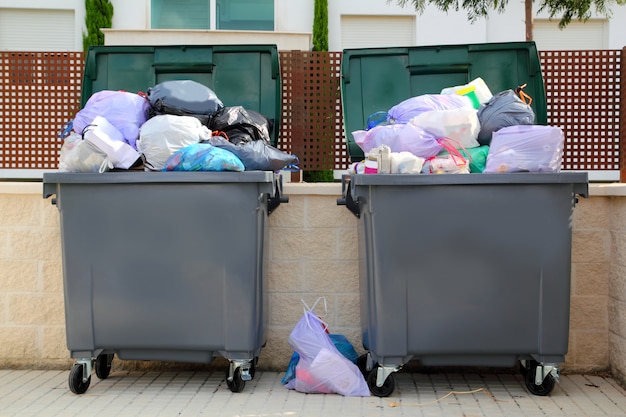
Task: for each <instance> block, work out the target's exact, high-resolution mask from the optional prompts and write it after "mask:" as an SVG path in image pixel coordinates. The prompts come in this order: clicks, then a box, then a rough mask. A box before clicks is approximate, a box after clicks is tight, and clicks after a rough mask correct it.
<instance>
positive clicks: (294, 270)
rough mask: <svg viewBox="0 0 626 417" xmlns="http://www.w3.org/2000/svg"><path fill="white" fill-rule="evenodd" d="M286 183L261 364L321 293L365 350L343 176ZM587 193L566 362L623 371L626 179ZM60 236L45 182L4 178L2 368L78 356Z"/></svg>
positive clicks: (333, 325) (272, 244) (270, 364)
mask: <svg viewBox="0 0 626 417" xmlns="http://www.w3.org/2000/svg"><path fill="white" fill-rule="evenodd" d="M284 191H285V195H288V196H289V199H290V201H289V203H287V204H283V205H281V206H280V207H279V208H278V209H277V210H276V211H275V212H274V213H273V214H272V215H270V217H269V224H270V229H269V236H268V238H269V249H268V256H269V258H270V262H269V266H268V271H267V274H268V281H269V282H268V288H269V301H270V302H269V311H268V314H269V329H268V342H267V345H266V347H265V348H264V349H263V351H262V354H261V358H260V362H259V366H260V367H261V368H264V369H284V368H285V367H286V366H287V363H288V362H289V358H290V357H291V353H292V352H291V349H290V347H289V345H288V344H287V336H288V334H289V333H290V331H291V329H292V328H293V326H294V324H295V323H296V322H297V320H298V319H299V318H300V316H301V314H302V303H301V299H304V300H305V301H306V302H307V303H309V304H311V303H313V302H314V301H315V300H316V299H317V297H320V296H324V297H326V300H327V305H328V310H327V314H326V316H325V320H326V321H327V322H328V323H329V325H330V329H331V331H333V332H336V333H342V334H345V335H346V336H348V338H349V339H350V340H351V341H352V343H353V344H354V346H355V348H357V350H358V351H359V353H361V352H362V348H361V344H360V325H359V322H360V319H359V297H358V279H357V276H358V250H357V235H356V224H357V223H356V221H357V220H356V218H355V217H354V216H353V215H352V214H351V213H350V212H349V211H348V210H346V208H345V207H343V206H337V205H336V199H337V198H338V197H339V196H340V192H341V191H340V185H339V184H285V190H284ZM591 193H592V196H591V198H588V199H583V198H581V199H580V201H579V203H578V205H577V207H576V210H575V211H574V217H573V219H572V221H573V244H572V256H573V262H572V289H571V315H570V318H571V322H570V323H571V324H570V347H569V353H568V355H567V357H566V363H565V365H564V369H565V370H567V371H570V372H582V371H604V370H609V369H610V370H611V371H612V372H613V373H614V374H615V375H616V376H618V377H620V376H621V378H622V380H624V375H626V330H624V329H626V277H625V276H624V272H626V220H625V219H626V186H621V185H618V186H616V187H603V186H595V185H592V186H591ZM60 243H61V238H60V225H59V218H58V212H57V209H56V206H53V205H52V204H51V202H50V200H44V199H43V198H42V185H41V183H20V182H15V183H0V368H3V367H22V368H64V367H67V366H69V365H70V364H71V363H72V362H73V361H72V360H70V359H69V354H68V351H67V349H66V346H65V324H64V312H63V282H62V262H61V248H60V247H61V245H60ZM118 362H119V361H118ZM158 365H159V364H156V366H158ZM118 366H119V365H118ZM122 366H123V365H122ZM129 366H130V365H129Z"/></svg>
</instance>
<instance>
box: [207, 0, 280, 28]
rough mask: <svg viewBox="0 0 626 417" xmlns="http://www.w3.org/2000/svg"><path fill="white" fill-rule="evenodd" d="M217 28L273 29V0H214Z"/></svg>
mask: <svg viewBox="0 0 626 417" xmlns="http://www.w3.org/2000/svg"><path fill="white" fill-rule="evenodd" d="M216 7H217V13H216V16H217V29H229V30H274V0H216Z"/></svg>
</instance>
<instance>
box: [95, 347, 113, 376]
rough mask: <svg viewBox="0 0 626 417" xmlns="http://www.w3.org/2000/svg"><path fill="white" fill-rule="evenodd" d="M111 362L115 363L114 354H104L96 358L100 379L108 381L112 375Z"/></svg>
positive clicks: (97, 372)
mask: <svg viewBox="0 0 626 417" xmlns="http://www.w3.org/2000/svg"><path fill="white" fill-rule="evenodd" d="M111 362H113V354H112V353H104V354H100V355H98V357H97V358H96V365H95V368H96V376H97V377H98V378H100V379H107V378H108V377H109V374H110V373H111Z"/></svg>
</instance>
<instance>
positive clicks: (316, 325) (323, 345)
mask: <svg viewBox="0 0 626 417" xmlns="http://www.w3.org/2000/svg"><path fill="white" fill-rule="evenodd" d="M288 342H289V345H290V346H291V347H292V349H293V350H294V351H295V352H296V353H298V355H299V356H300V359H299V360H298V364H297V365H296V372H295V375H296V376H295V378H294V379H293V380H291V381H290V382H289V383H288V384H287V385H286V387H287V388H290V389H295V390H296V391H299V392H305V393H310V394H312V393H325V394H330V393H337V394H341V395H344V396H361V397H367V396H369V395H370V391H369V388H368V386H367V383H366V382H365V379H364V378H363V374H362V373H361V371H360V370H359V368H358V367H357V366H356V365H355V364H354V363H352V362H351V361H350V360H348V359H347V358H346V357H344V356H343V355H342V354H341V353H340V352H339V350H337V348H336V347H335V345H334V343H333V341H332V340H331V338H330V336H329V335H328V333H327V332H326V328H325V326H324V324H323V323H322V321H321V320H320V319H319V317H317V316H316V315H315V314H314V313H313V312H311V311H305V313H304V315H303V316H302V318H301V319H300V321H298V323H297V324H296V326H295V327H294V329H293V330H292V332H291V334H290V335H289V340H288Z"/></svg>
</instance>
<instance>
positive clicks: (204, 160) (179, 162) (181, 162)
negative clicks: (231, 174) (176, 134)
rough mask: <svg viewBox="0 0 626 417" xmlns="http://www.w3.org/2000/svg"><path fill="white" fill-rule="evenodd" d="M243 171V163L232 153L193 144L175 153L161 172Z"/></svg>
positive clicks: (208, 145)
mask: <svg viewBox="0 0 626 417" xmlns="http://www.w3.org/2000/svg"><path fill="white" fill-rule="evenodd" d="M244 170H245V167H244V165H243V162H241V160H240V159H239V158H238V157H237V156H236V155H235V154H233V153H232V152H230V151H227V150H225V149H220V148H216V147H215V146H213V145H210V144H208V143H195V144H193V145H189V146H187V147H185V148H183V149H180V150H179V151H177V152H175V153H174V154H173V155H172V156H170V158H169V159H168V160H167V162H166V163H165V168H163V171H237V172H242V171H244Z"/></svg>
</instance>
